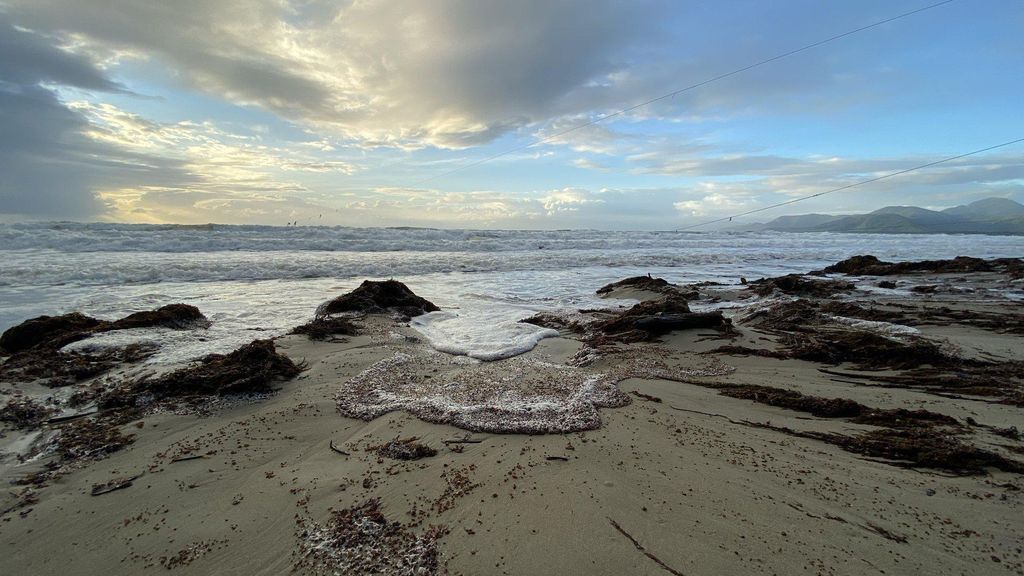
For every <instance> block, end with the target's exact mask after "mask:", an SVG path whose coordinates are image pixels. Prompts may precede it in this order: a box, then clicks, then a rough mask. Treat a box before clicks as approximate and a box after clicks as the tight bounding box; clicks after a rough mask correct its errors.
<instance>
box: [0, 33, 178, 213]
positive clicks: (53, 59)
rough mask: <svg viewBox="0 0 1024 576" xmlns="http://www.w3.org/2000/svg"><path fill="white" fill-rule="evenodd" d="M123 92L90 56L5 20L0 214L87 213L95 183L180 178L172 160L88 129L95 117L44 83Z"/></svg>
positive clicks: (96, 208) (96, 209)
mask: <svg viewBox="0 0 1024 576" xmlns="http://www.w3.org/2000/svg"><path fill="white" fill-rule="evenodd" d="M49 84H57V85H62V86H71V87H76V88H81V89H88V90H102V91H108V92H121V91H123V88H122V87H121V86H120V85H119V84H117V83H116V82H113V81H111V80H110V79H108V78H107V77H106V76H105V75H104V74H103V73H102V71H101V70H99V69H98V68H96V67H95V66H94V65H93V64H92V63H91V62H90V61H88V60H87V59H85V58H83V57H81V56H76V55H73V54H69V53H67V52H65V51H63V50H60V49H58V48H56V47H54V46H53V45H52V44H50V43H49V40H48V39H47V38H44V37H42V36H39V35H36V34H33V33H30V32H23V31H21V30H17V29H15V28H14V27H12V26H11V25H10V24H9V23H7V22H3V21H2V20H0V214H17V215H22V216H28V217H46V218H89V217H95V216H96V215H98V214H100V213H101V212H102V211H103V210H104V206H103V204H102V203H101V202H100V201H99V200H98V199H97V198H96V196H95V193H94V190H95V189H96V188H97V187H99V186H117V185H122V184H125V183H127V182H137V181H139V180H141V181H146V182H158V181H164V180H169V179H174V180H179V179H180V178H181V177H183V175H184V174H183V172H182V171H181V170H180V167H178V166H176V165H175V163H174V162H173V161H167V160H163V159H159V158H149V157H145V156H140V155H137V154H130V153H126V152H124V151H120V150H118V149H116V148H114V147H112V146H109V145H106V144H103V143H101V142H96V141H94V140H93V139H91V138H89V137H88V136H86V135H85V132H86V131H87V130H89V129H90V128H91V127H90V124H89V122H88V120H86V119H85V118H84V117H83V116H82V115H81V114H79V113H78V112H76V111H75V110H72V109H71V108H69V107H68V106H67V105H66V104H65V103H64V102H62V101H61V100H60V99H59V98H58V97H57V95H56V94H55V93H54V92H53V91H52V90H51V89H49V88H46V87H44V85H49Z"/></svg>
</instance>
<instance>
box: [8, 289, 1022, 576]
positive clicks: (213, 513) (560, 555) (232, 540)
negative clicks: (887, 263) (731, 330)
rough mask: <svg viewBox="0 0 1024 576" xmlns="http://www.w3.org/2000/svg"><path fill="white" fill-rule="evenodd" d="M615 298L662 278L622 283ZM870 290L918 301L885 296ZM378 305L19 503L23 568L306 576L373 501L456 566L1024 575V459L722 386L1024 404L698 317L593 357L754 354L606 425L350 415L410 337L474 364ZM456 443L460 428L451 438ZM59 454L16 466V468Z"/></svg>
mask: <svg viewBox="0 0 1024 576" xmlns="http://www.w3.org/2000/svg"><path fill="white" fill-rule="evenodd" d="M933 281H934V282H938V283H940V284H941V285H949V286H952V285H957V286H967V285H970V286H971V288H972V289H973V290H975V291H974V292H971V293H970V296H965V294H964V293H953V292H943V291H941V290H940V291H938V292H936V293H933V294H929V295H919V296H914V297H913V298H912V300H913V302H914V303H915V304H924V305H928V306H936V307H940V306H959V307H966V308H969V309H984V310H988V311H993V312H995V313H998V312H1000V311H1002V312H1004V313H1007V314H1020V313H1021V304H1020V303H1014V302H1011V301H1007V300H1004V299H999V298H995V297H989V296H988V293H987V292H984V291H983V290H982V289H987V287H992V288H993V290H995V289H996V288H998V287H1000V286H1001V284H1000V283H1002V282H1004V279H1003V278H1001V277H1000V278H996V277H981V276H972V277H964V276H957V275H941V276H938V277H931V278H925V277H920V276H915V277H914V278H913V283H918V284H927V283H930V282H933ZM855 283H856V284H857V285H858V286H862V285H865V286H871V285H874V284H876V283H877V279H867V280H856V281H855ZM595 288H596V287H595ZM704 292H705V291H703V290H702V294H704ZM713 293H714V295H715V297H716V298H719V299H722V300H725V301H729V300H738V299H741V298H745V297H746V296H748V294H747V293H746V291H741V290H737V289H718V290H716V291H714V292H713ZM427 296H429V295H427ZM610 296H612V297H613V298H614V297H616V296H617V297H629V298H637V299H640V298H656V297H658V296H659V294H658V293H650V292H640V291H636V290H631V289H622V290H618V291H613V293H612V294H611V295H610ZM849 297H852V298H856V299H861V300H866V299H870V300H872V301H873V302H878V303H881V304H884V303H886V302H895V303H901V302H906V301H908V297H907V296H906V295H904V294H901V293H899V292H892V293H890V292H884V291H882V292H880V291H875V290H871V291H864V290H858V291H856V292H855V293H853V294H851V295H850V296H849ZM609 304H610V305H611V306H614V305H615V300H614V299H610V300H609ZM737 320H738V318H735V317H734V321H736V322H734V323H735V324H736V326H737V330H738V335H737V336H736V338H735V339H734V340H729V341H728V342H732V343H734V344H736V345H745V346H749V347H759V348H764V347H771V346H773V345H775V344H776V342H775V341H776V338H775V337H774V336H772V335H767V334H764V333H761V332H758V331H757V330H755V329H753V328H750V327H749V326H745V325H744V324H743V323H742V322H738V321H737ZM360 322H361V323H362V325H363V328H364V330H363V334H362V335H358V336H352V337H348V338H344V339H342V340H344V341H338V342H316V341H310V340H308V339H306V338H305V337H304V336H288V337H284V338H281V339H279V340H277V342H276V344H277V347H278V350H279V351H281V352H283V353H284V354H286V355H288V356H289V357H290V358H292V359H293V360H295V361H296V362H298V361H302V362H304V363H305V365H306V366H308V370H306V371H305V372H303V373H302V374H301V375H299V376H298V377H297V378H295V379H293V380H290V381H284V382H281V383H280V390H279V391H278V392H277V393H275V394H273V395H271V396H270V397H268V398H265V399H260V400H254V401H251V402H238V403H234V404H227V405H225V406H224V407H222V408H219V409H214V410H213V411H212V412H211V413H209V414H203V415H200V414H195V413H186V414H174V413H156V414H148V415H145V416H144V417H142V418H141V419H139V420H137V421H134V422H129V423H127V424H125V425H124V426H123V427H122V429H123V430H124V431H125V432H126V433H131V434H134V435H136V438H135V441H134V443H132V444H130V445H128V446H127V447H125V448H124V449H123V450H121V451H118V452H115V453H113V454H111V455H110V456H109V457H107V458H104V459H101V460H97V461H94V462H89V463H88V464H87V465H85V466H83V467H81V468H80V469H77V470H74V471H72V472H71V473H69V474H67V475H65V476H63V477H61V478H59V479H57V480H54V481H52V482H50V483H48V485H46V486H43V487H39V488H37V489H35V490H34V492H35V497H34V500H35V501H34V502H31V503H28V504H25V505H22V506H20V507H17V508H14V509H12V510H10V511H9V512H7V513H5V514H3V516H2V518H0V547H2V550H3V554H0V573H3V574H39V575H43V574H61V575H63V574H68V573H73V574H149V573H153V574H163V573H167V572H168V570H169V569H170V570H171V571H172V572H173V573H178V574H211V573H217V574H247V575H248V574H281V573H289V572H291V571H292V570H293V567H294V566H296V565H301V566H303V568H301V569H300V573H302V572H311V573H332V572H331V570H330V569H329V568H327V567H325V566H323V565H322V564H318V563H317V561H316V560H315V559H316V555H315V553H314V554H312V555H307V556H303V555H304V554H307V553H308V552H309V546H308V543H309V542H310V540H311V538H312V536H313V533H312V529H311V527H315V526H323V525H324V524H325V523H327V522H328V519H329V513H328V510H330V509H335V510H342V509H347V508H352V507H355V506H359V505H360V504H363V503H365V502H367V501H368V500H370V499H379V501H380V504H381V511H382V512H383V514H384V515H385V517H386V518H387V520H389V521H396V522H400V523H401V524H402V525H403V526H402V529H403V530H406V531H407V532H408V533H409V534H412V535H414V536H415V535H421V534H423V533H425V532H426V531H427V530H428V528H429V526H432V525H434V526H441V527H443V528H442V531H441V532H440V535H439V537H438V538H437V540H436V544H434V546H435V547H436V552H437V554H438V560H439V563H440V568H439V570H438V571H439V572H443V570H447V571H448V572H449V573H452V574H587V575H593V574H651V575H657V574H673V573H674V574H687V575H699V574H721V573H744V574H823V575H825V574H924V573H927V574H986V575H988V574H1022V573H1024V549H1022V548H1024V546H1022V540H1021V535H1022V534H1024V494H1022V492H1021V489H1022V488H1024V478H1022V476H1021V475H1020V474H1016V473H1012V472H1002V471H998V470H994V469H990V470H987V471H986V472H985V473H983V474H971V475H961V474H957V473H954V472H950V471H943V470H936V469H929V468H922V467H913V468H908V467H903V466H898V465H894V463H892V462H888V461H885V460H883V459H879V458H872V457H867V456H864V455H860V454H856V453H852V452H849V451H845V450H843V449H842V448H840V447H838V446H836V445H832V444H829V443H826V442H821V441H818V440H816V439H813V438H807V437H800V436H795V435H793V434H788V433H784V432H780V429H789V430H795V431H801V432H802V431H807V432H821V433H833V432H834V433H839V434H857V433H861V432H864V431H870V430H872V429H873V427H872V426H868V425H863V424H855V423H852V422H850V421H849V420H848V419H843V418H820V417H815V416H812V415H810V414H808V413H805V412H799V411H795V410H791V409H786V408H780V407H775V406H769V405H765V404H762V403H757V402H754V401H750V400H747V399H741V398H733V397H729V396H725V395H722V394H720V393H719V389H718V388H715V387H714V386H708V385H704V384H708V383H710V384H712V385H721V384H738V385H742V384H749V385H760V386H771V387H776V388H784V389H788V390H795V391H799V392H802V393H804V394H808V395H813V396H820V397H825V398H848V399H852V400H855V401H857V402H860V403H863V404H866V405H869V406H872V407H877V408H906V409H912V410H916V409H927V410H929V411H932V412H937V413H940V414H946V415H949V416H952V417H954V418H956V419H958V420H961V421H964V420H966V419H968V418H970V419H972V421H973V422H975V423H978V424H980V425H984V426H988V427H994V428H1009V427H1012V426H1016V427H1017V428H1018V429H1024V417H1022V413H1021V407H1020V406H1016V405H1012V404H1001V403H997V402H994V401H992V399H986V398H981V397H978V398H973V397H972V398H970V399H963V398H951V397H946V396H941V395H937V394H934V393H929V392H925V391H921V390H915V389H903V388H896V387H891V386H890V387H881V386H875V385H870V384H871V382H869V381H860V380H847V379H843V378H837V377H835V376H832V375H829V374H826V373H823V372H821V371H820V369H821V368H823V367H825V366H824V365H822V364H820V363H817V362H808V361H803V360H796V359H787V358H765V357H755V356H732V355H706V354H701V353H702V352H706V351H709V350H712V349H714V348H716V347H718V346H721V345H722V344H723V343H725V342H726V341H725V340H723V337H722V335H721V334H716V333H714V332H713V331H709V330H685V331H678V332H673V333H671V334H669V335H666V336H664V337H662V338H660V340H659V341H655V342H637V343H630V344H622V345H620V346H619V348H620V351H619V352H618V353H613V354H604V355H602V356H601V357H600V358H597V359H596V360H595V361H593V362H592V363H588V364H586V365H584V366H578V367H576V369H578V370H583V371H585V372H586V373H588V374H600V373H622V372H621V370H622V366H623V365H624V364H626V363H628V362H639V363H641V364H643V363H644V362H646V361H648V360H651V361H654V360H656V361H658V362H659V363H661V365H662V366H663V367H664V366H667V367H668V368H669V369H671V370H676V371H680V372H681V373H692V372H698V373H699V372H701V371H708V370H709V368H713V367H715V366H718V365H725V366H728V367H729V368H733V369H734V370H731V371H729V372H728V373H727V374H723V375H719V376H699V377H690V378H688V379H689V380H691V381H692V382H681V381H670V380H665V379H658V378H643V377H631V378H627V379H625V380H622V381H621V382H619V383H618V388H619V390H621V391H622V392H625V393H626V394H627V395H628V397H629V398H630V399H631V402H630V403H629V404H627V405H625V406H621V407H601V408H598V410H599V411H598V414H599V416H600V422H601V426H600V428H597V429H593V430H584V431H578V432H571V433H562V434H544V435H523V434H497V433H493V432H480V431H476V432H472V431H467V430H464V429H460V428H457V427H454V426H450V425H442V424H433V423H428V422H424V421H423V420H421V419H419V418H416V417H413V416H411V415H409V414H408V413H406V412H403V411H397V412H390V413H387V414H384V415H382V416H379V417H377V418H375V419H373V420H370V421H363V420H358V419H353V418H346V417H343V416H341V415H339V413H338V408H337V404H336V400H335V395H336V394H337V393H338V391H339V390H340V389H341V388H342V387H343V385H344V384H345V383H346V382H349V381H350V380H351V379H352V378H354V377H356V376H357V375H359V374H360V373H362V372H363V371H364V370H366V369H367V368H368V367H371V366H373V365H374V364H375V363H378V362H380V361H382V360H386V359H388V358H391V357H393V356H394V355H395V354H396V353H402V354H408V355H410V356H413V357H416V358H431V359H432V360H431V361H430V362H427V361H419V360H418V361H417V362H419V364H417V365H416V366H415V367H414V369H415V370H421V371H423V372H424V373H430V374H435V373H436V374H439V376H438V377H441V376H440V375H443V374H448V375H451V374H458V373H459V371H460V370H467V369H469V366H468V365H467V364H465V363H463V362H462V361H460V360H458V359H456V358H454V357H450V356H446V355H441V354H438V353H434V352H431V351H430V350H429V348H428V347H427V346H426V345H425V344H424V343H423V342H422V341H421V340H420V339H419V338H418V337H417V334H416V332H415V331H414V330H413V329H411V328H410V327H408V326H406V325H403V324H400V323H396V322H394V321H393V320H391V319H389V318H387V317H384V316H381V317H368V318H365V319H363V320H361V321H360ZM917 328H918V329H919V330H920V331H921V333H922V334H924V335H925V336H927V337H929V338H934V339H945V340H947V341H949V342H951V343H952V344H954V345H956V346H957V347H958V348H959V349H960V350H961V351H962V352H963V354H964V355H965V356H971V355H984V356H985V357H998V358H1001V359H1004V360H1024V345H1022V339H1021V338H1022V336H1020V335H1018V334H1006V333H999V332H997V331H994V330H989V329H981V328H978V327H975V326H965V325H962V324H953V325H946V326H937V325H936V326H933V325H921V326H918V327H917ZM583 346H584V344H583V343H582V342H581V341H580V337H579V335H578V334H574V333H572V332H571V331H568V330H563V331H562V337H559V338H549V339H546V340H543V341H542V342H541V343H540V344H539V345H538V346H537V347H536V348H535V349H534V350H532V351H531V352H529V353H527V354H525V355H523V356H521V357H517V358H518V359H516V360H515V361H516V362H534V361H536V362H541V363H545V364H551V365H561V366H565V365H566V364H567V363H572V362H574V361H573V359H574V358H575V359H576V360H578V359H579V355H578V354H577V352H579V350H580V349H581V348H582V347H583ZM499 362H510V361H509V360H505V361H499ZM575 363H576V364H579V362H578V361H576V362H575ZM841 370H843V371H846V372H850V373H854V372H856V370H855V369H854V368H852V367H850V366H843V367H841ZM434 371H437V372H434ZM616 371H619V372H616ZM844 380H845V381H844ZM634 392H635V393H638V394H633V393H634ZM752 424H753V425H752ZM765 424H766V425H769V426H770V427H763V426H759V425H765ZM986 430H989V428H982V427H980V426H973V425H972V427H971V428H970V431H969V432H968V433H967V436H966V437H967V438H969V439H970V441H971V442H972V443H973V444H975V445H978V446H982V447H985V448H986V449H990V450H992V451H995V452H998V453H999V454H1002V455H1005V456H1007V457H1010V458H1016V459H1017V460H1020V461H1024V455H1022V454H1021V453H1020V450H1021V447H1022V446H1024V443H1022V442H1021V441H1020V440H1019V439H1010V438H1006V437H1002V436H998V435H994V434H991V433H989V432H987V431H986ZM409 437H415V438H417V442H420V443H422V444H425V445H427V446H430V447H432V448H435V449H437V450H438V454H437V455H436V456H432V457H428V458H424V459H420V460H413V461H400V460H393V459H390V458H386V457H383V456H381V455H379V454H378V453H377V452H376V451H374V450H373V448H374V447H377V446H379V445H381V444H383V443H385V442H387V441H389V440H392V439H395V438H403V439H404V438H409ZM452 440H455V441H459V442H448V443H446V441H452ZM463 441H468V442H463ZM342 452H345V453H347V455H346V454H343V453H342ZM196 456H201V457H196ZM39 465H40V463H39V462H36V463H32V464H23V465H18V466H9V467H7V468H6V469H5V470H4V474H3V476H4V477H3V478H2V480H3V481H4V483H5V484H7V483H8V482H10V481H11V480H14V479H17V478H20V477H24V476H25V475H26V474H28V473H30V472H31V471H32V470H33V467H38V466H39ZM139 474H141V476H139V477H138V478H137V479H135V480H134V481H133V483H132V485H130V486H128V487H125V488H123V489H119V490H115V491H111V492H108V493H105V494H101V495H98V496H92V495H90V492H91V490H92V488H93V486H94V485H98V484H104V483H107V482H109V481H111V480H117V479H121V478H127V477H133V476H136V475H139ZM21 490H23V488H21V487H17V486H8V487H7V488H6V489H5V494H4V497H3V498H2V499H0V510H7V509H8V508H11V507H12V506H14V505H16V503H17V502H18V496H16V494H17V493H18V492H19V491H21ZM22 499H24V494H22ZM357 552H359V553H367V554H369V553H371V549H370V548H369V547H364V548H360V549H358V550H357ZM351 565H353V566H354V565H355V564H351ZM354 573H360V572H359V571H358V570H354Z"/></svg>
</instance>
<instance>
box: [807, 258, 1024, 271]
mask: <svg viewBox="0 0 1024 576" xmlns="http://www.w3.org/2000/svg"><path fill="white" fill-rule="evenodd" d="M1022 268H1024V260H1021V259H1020V258H994V259H991V260H984V259H982V258H972V257H970V256H957V257H956V258H953V259H951V260H922V261H918V262H885V261H883V260H879V259H878V258H877V257H875V256H871V255H870V254H868V255H861V256H853V257H850V258H847V259H846V260H843V261H841V262H837V263H835V264H833V265H831V266H827V267H825V269H823V270H820V271H819V272H823V273H826V274H834V273H841V274H849V275H856V276H892V275H894V274H910V273H932V274H948V273H969V272H1004V273H1007V274H1010V275H1011V276H1013V275H1015V274H1020V272H1021V270H1022Z"/></svg>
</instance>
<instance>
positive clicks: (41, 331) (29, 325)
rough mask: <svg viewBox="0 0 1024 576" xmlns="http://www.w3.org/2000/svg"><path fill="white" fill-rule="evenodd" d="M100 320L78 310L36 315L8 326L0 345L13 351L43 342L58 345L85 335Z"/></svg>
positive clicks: (0, 338)
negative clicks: (68, 312) (56, 314)
mask: <svg viewBox="0 0 1024 576" xmlns="http://www.w3.org/2000/svg"><path fill="white" fill-rule="evenodd" d="M101 324H103V321H102V320H97V319H96V318H92V317H90V316H86V315H85V314H80V313H78V312H72V313H70V314H64V315H62V316H39V317H38V318H31V319H29V320H25V321H24V322H22V323H21V324H18V325H17V326H13V327H11V328H8V329H7V331H5V332H4V333H3V335H2V336H0V348H3V349H4V350H6V351H7V352H8V353H12V354H13V353H16V352H22V351H24V350H28V349H29V348H34V347H36V346H39V345H42V344H46V345H49V347H51V348H60V347H62V346H64V345H66V344H70V343H71V342H74V341H75V340H81V339H82V338H85V337H86V336H88V335H89V333H90V332H91V331H92V330H93V329H95V328H96V327H97V326H100V325H101Z"/></svg>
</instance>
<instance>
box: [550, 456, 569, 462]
mask: <svg viewBox="0 0 1024 576" xmlns="http://www.w3.org/2000/svg"><path fill="white" fill-rule="evenodd" d="M544 459H545V460H559V461H561V462H568V461H569V459H568V458H566V457H565V456H545V457H544Z"/></svg>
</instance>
